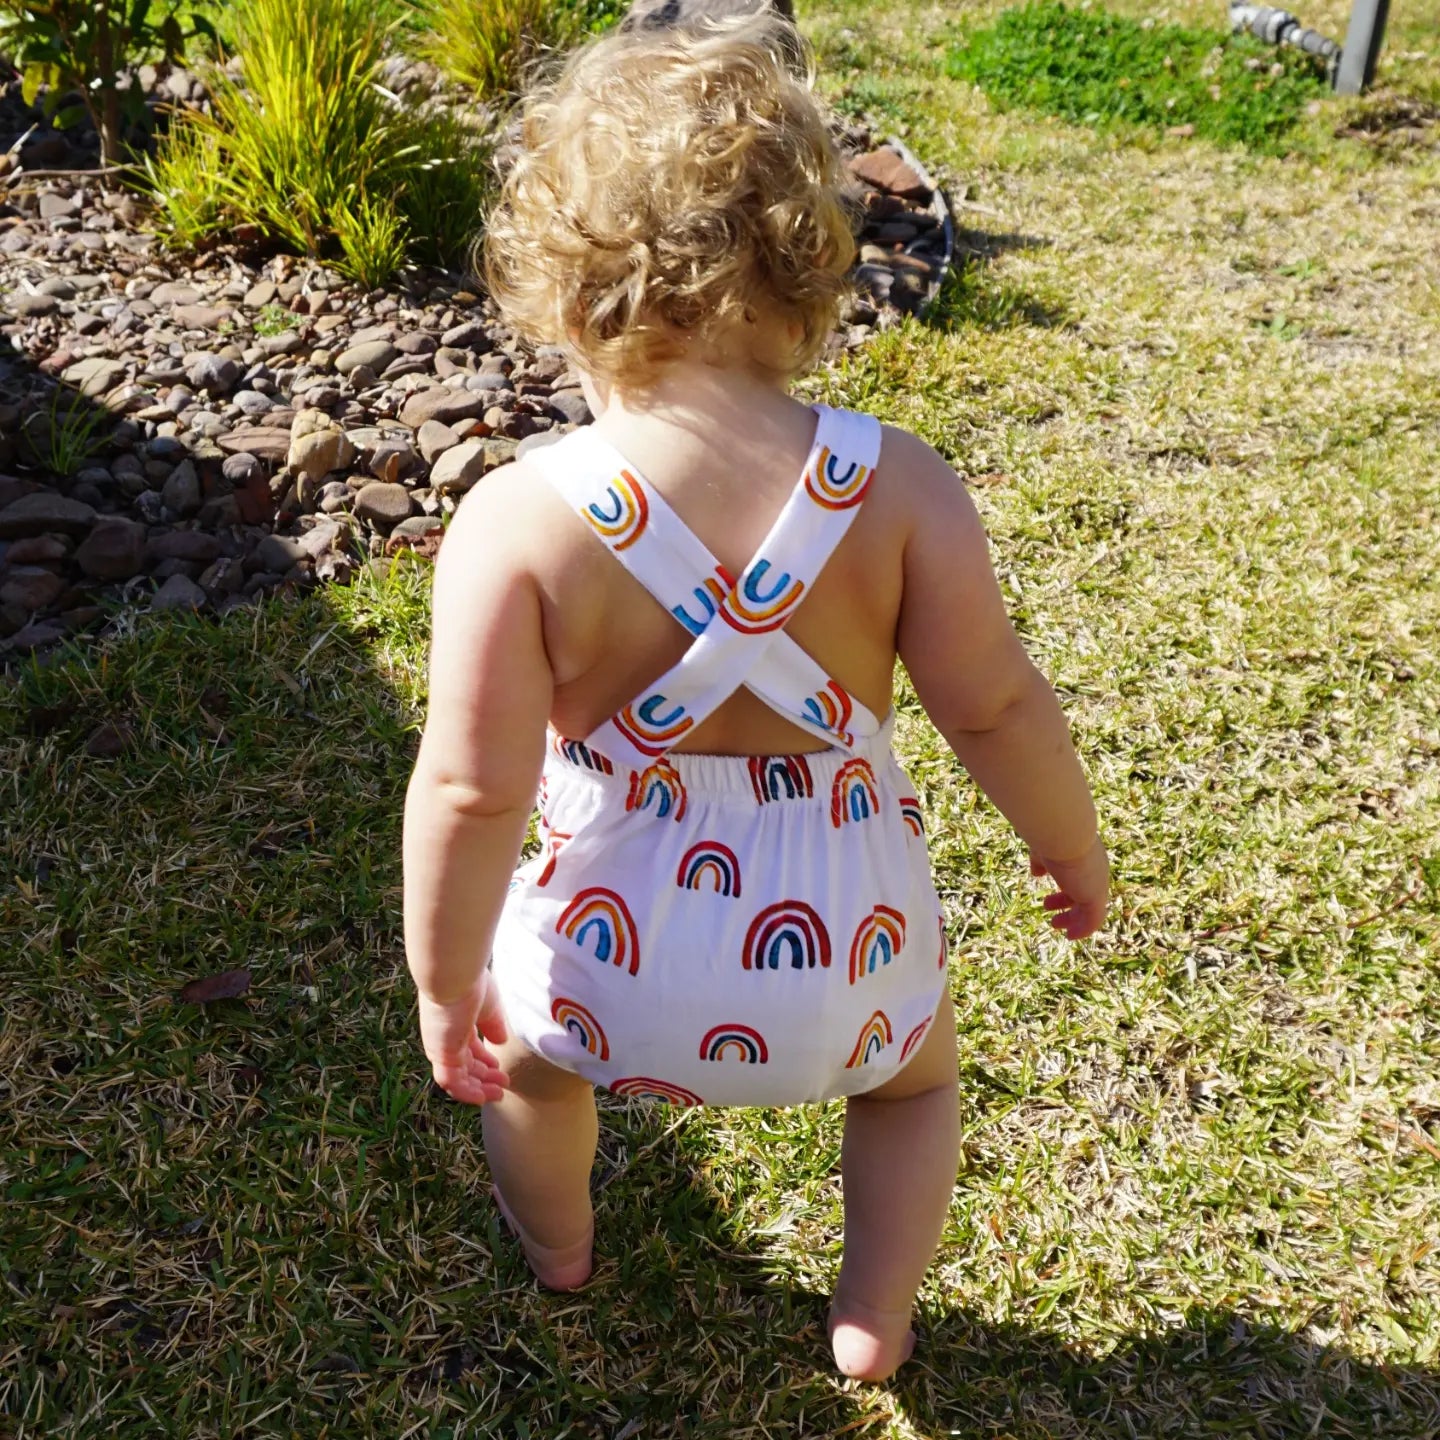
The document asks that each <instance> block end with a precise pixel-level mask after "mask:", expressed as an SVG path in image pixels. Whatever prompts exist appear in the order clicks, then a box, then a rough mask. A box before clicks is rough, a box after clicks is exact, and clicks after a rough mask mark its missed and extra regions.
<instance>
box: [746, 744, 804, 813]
mask: <svg viewBox="0 0 1440 1440" xmlns="http://www.w3.org/2000/svg"><path fill="white" fill-rule="evenodd" d="M749 769H750V784H751V787H752V788H753V789H754V791H755V803H756V804H757V805H764V804H766V803H767V802H768V801H771V800H808V799H810V797H811V796H812V795H814V793H815V781H814V779H813V778H812V776H811V774H810V766H809V765H808V764H807V763H806V760H805V757H804V756H803V755H752V756H751V757H750V763H749Z"/></svg>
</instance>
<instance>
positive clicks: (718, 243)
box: [485, 11, 855, 388]
mask: <svg viewBox="0 0 1440 1440" xmlns="http://www.w3.org/2000/svg"><path fill="white" fill-rule="evenodd" d="M797 59H800V60H801V64H799V65H797V64H796V63H795V62H796V60H797ZM812 86H813V72H811V71H810V70H809V68H808V63H807V59H806V57H804V52H803V47H802V43H801V42H800V40H799V36H798V34H797V32H796V31H795V30H794V28H793V27H792V26H790V25H789V23H788V22H787V21H785V20H783V19H782V18H780V17H779V16H777V15H775V14H774V13H773V12H768V11H762V12H760V13H758V14H753V15H746V16H742V17H740V18H738V19H733V18H732V19H728V20H724V21H711V22H706V23H704V24H695V25H691V26H687V27H683V28H681V27H675V28H657V29H638V30H625V31H621V32H618V33H615V32H612V33H611V34H609V35H605V36H602V37H601V38H600V39H598V40H595V41H593V42H591V43H590V44H588V45H586V46H584V47H583V48H582V49H580V50H579V51H577V52H576V53H575V54H574V55H572V56H571V57H570V59H569V61H568V62H567V63H566V65H565V66H564V68H563V70H562V71H561V72H560V74H559V76H558V78H557V79H555V80H554V81H553V82H551V83H549V84H547V85H544V86H542V87H541V88H539V89H538V90H536V91H535V92H534V93H532V94H531V95H530V97H529V99H528V101H527V102H526V104H525V107H524V111H523V119H522V122H521V127H520V137H519V149H518V154H517V155H516V157H515V159H514V163H513V166H512V168H511V169H510V172H509V174H508V176H507V178H506V180H505V183H504V186H503V189H502V191H501V194H500V198H499V201H498V203H497V205H496V207H495V210H494V212H493V213H492V214H491V216H490V219H489V221H488V226H487V234H486V238H485V269H486V275H487V280H488V283H489V286H490V291H491V294H492V295H493V296H494V297H495V299H496V301H497V303H498V304H499V306H500V308H501V311H502V313H503V314H504V315H505V317H506V318H507V320H508V321H509V322H510V323H511V324H512V325H514V326H515V328H516V329H517V330H519V331H520V332H521V333H522V334H523V335H525V336H527V337H528V338H529V339H531V340H533V341H536V342H539V343H550V344H560V345H563V346H565V347H566V348H567V349H568V350H569V351H570V353H571V354H572V355H573V356H574V357H575V359H576V361H577V362H578V363H579V364H580V365H582V366H583V367H584V368H585V369H586V370H588V371H589V372H590V373H591V374H594V375H596V376H599V377H602V378H604V379H607V380H610V381H612V382H615V383H618V384H620V385H621V386H622V387H636V388H642V387H643V386H645V385H646V384H647V383H650V382H651V381H652V380H653V379H654V378H655V377H656V376H657V375H658V374H659V373H660V372H661V371H663V370H664V368H665V367H666V365H667V364H669V363H671V362H673V361H674V360H676V359H679V358H680V357H682V356H684V355H686V354H687V353H693V352H691V348H690V347H691V346H692V344H693V343H694V342H695V341H696V340H697V339H698V340H700V341H702V342H719V343H722V344H727V345H730V346H732V347H733V346H734V344H735V342H736V340H737V338H739V337H743V336H744V335H745V333H746V332H745V331H743V330H742V329H741V326H742V325H743V324H744V323H745V322H747V321H756V320H764V321H770V320H772V319H773V320H774V321H776V322H779V323H778V324H777V325H776V326H775V327H773V328H774V330H776V331H778V333H780V334H781V335H783V336H784V337H785V339H784V341H783V345H782V349H783V351H784V354H783V355H781V356H779V357H778V364H777V363H775V362H776V358H777V357H774V356H772V357H771V361H770V362H769V363H771V364H772V365H773V367H774V368H778V369H780V370H781V371H782V372H784V373H789V374H793V373H795V372H797V371H799V370H801V369H803V368H804V367H805V366H806V365H807V364H808V363H809V362H810V361H812V360H813V359H814V358H815V356H816V355H817V354H818V353H819V352H820V350H821V349H822V348H823V346H824V344H825V341H826V339H827V337H828V335H829V334H830V331H831V330H832V329H833V328H834V325H835V322H836V318H837V313H838V310H839V305H840V301H841V298H842V296H843V294H844V293H845V289H846V282H845V278H844V277H845V275H846V272H847V271H848V270H849V268H850V264H851V261H852V260H853V259H854V253H855V242H854V238H853V235H852V231H851V216H850V212H849V210H848V207H847V201H846V186H845V180H844V172H843V171H842V169H841V166H840V162H839V158H838V156H837V154H836V152H835V148H834V145H833V143H832V141H831V138H830V133H829V130H828V128H827V126H826V121H825V115H824V112H823V111H822V109H821V106H820V104H819V102H818V101H817V99H816V98H815V96H814V94H813V89H812ZM752 333H753V332H752ZM792 341H793V349H792V348H791V342H792ZM742 344H743V340H742ZM755 358H756V360H757V363H765V362H762V361H761V360H760V357H759V355H758V354H757V355H756V357H755Z"/></svg>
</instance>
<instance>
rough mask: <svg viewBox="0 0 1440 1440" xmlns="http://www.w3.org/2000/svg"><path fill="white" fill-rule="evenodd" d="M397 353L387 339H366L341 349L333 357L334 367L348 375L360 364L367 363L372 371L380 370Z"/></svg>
mask: <svg viewBox="0 0 1440 1440" xmlns="http://www.w3.org/2000/svg"><path fill="white" fill-rule="evenodd" d="M399 354H400V352H399V351H398V350H397V349H396V348H395V347H394V346H393V345H392V344H391V343H390V342H389V341H388V340H368V341H364V342H362V343H361V344H359V345H351V347H350V348H349V349H348V350H342V351H341V352H340V354H339V355H337V356H336V357H335V368H336V369H337V370H338V371H339V372H340V373H341V374H342V375H349V374H350V373H351V372H352V371H353V370H358V369H359V368H360V367H361V366H362V365H368V366H369V367H370V369H371V370H372V371H380V370H383V369H384V368H385V367H386V366H387V365H388V364H389V363H390V362H391V361H392V360H394V359H395V358H396V357H397V356H398V355H399ZM357 383H358V382H357Z"/></svg>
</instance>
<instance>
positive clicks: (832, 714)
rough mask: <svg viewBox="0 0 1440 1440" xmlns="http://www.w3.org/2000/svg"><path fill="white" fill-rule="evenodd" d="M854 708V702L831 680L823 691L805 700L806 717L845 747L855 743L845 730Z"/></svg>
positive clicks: (853, 738)
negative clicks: (828, 732)
mask: <svg viewBox="0 0 1440 1440" xmlns="http://www.w3.org/2000/svg"><path fill="white" fill-rule="evenodd" d="M854 708H855V702H854V701H853V700H851V698H850V696H849V695H848V694H847V693H846V692H845V691H844V690H842V689H841V688H840V686H839V685H837V684H836V683H835V681H833V680H831V681H829V682H828V683H827V684H826V686H825V688H824V689H823V690H817V691H816V692H815V694H813V695H808V696H806V698H805V714H806V717H807V718H808V719H810V720H812V721H814V723H815V724H816V725H819V726H821V727H822V728H823V729H825V730H828V731H830V733H831V734H833V735H834V736H835V737H836V738H837V739H838V740H839V741H840V742H841V743H842V744H844V745H847V746H849V745H853V744H854V743H855V737H854V736H853V735H852V734H851V733H850V731H849V730H847V729H846V728H845V727H846V726H847V725H848V724H849V723H850V716H851V714H852V713H853V711H854Z"/></svg>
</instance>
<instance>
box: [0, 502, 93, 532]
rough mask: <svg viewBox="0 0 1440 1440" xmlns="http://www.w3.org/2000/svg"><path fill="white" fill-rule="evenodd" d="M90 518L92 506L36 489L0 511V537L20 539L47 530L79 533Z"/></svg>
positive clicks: (85, 529) (86, 525)
mask: <svg viewBox="0 0 1440 1440" xmlns="http://www.w3.org/2000/svg"><path fill="white" fill-rule="evenodd" d="M94 520H95V510H94V507H93V506H90V505H86V504H84V503H83V502H82V501H79V500H69V499H67V498H66V497H65V496H63V495H56V494H55V493H54V492H53V491H51V490H37V491H36V492H35V493H34V494H33V495H22V496H21V497H20V499H18V500H16V501H13V502H12V503H11V504H9V505H7V506H6V507H5V508H4V509H3V510H0V540H23V539H24V538H25V537H26V536H27V535H43V534H44V533H45V532H46V531H47V530H58V531H60V532H62V533H63V534H66V535H83V534H85V533H86V532H87V531H88V530H89V529H90V526H91V525H92V524H93V523H94Z"/></svg>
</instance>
